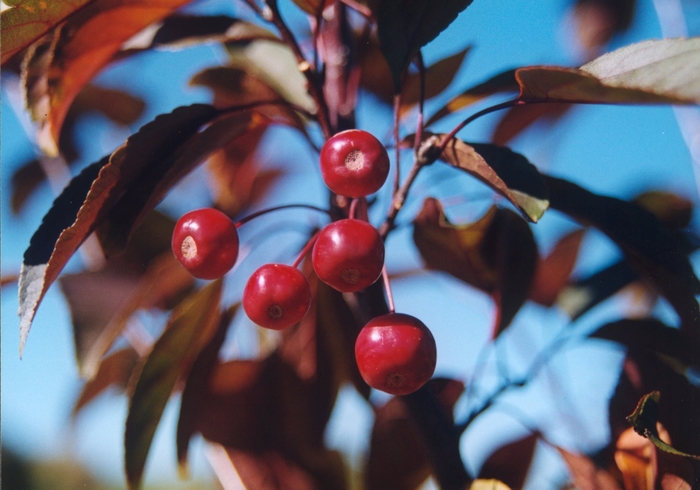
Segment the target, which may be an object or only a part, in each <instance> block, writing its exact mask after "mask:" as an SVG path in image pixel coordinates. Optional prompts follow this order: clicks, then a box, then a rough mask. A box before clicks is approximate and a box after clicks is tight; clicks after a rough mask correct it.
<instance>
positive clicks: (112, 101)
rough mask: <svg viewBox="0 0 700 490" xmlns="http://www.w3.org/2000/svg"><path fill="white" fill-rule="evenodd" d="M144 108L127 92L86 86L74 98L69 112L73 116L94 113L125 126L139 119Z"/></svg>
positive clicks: (91, 85)
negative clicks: (73, 114) (72, 113)
mask: <svg viewBox="0 0 700 490" xmlns="http://www.w3.org/2000/svg"><path fill="white" fill-rule="evenodd" d="M145 107H146V103H145V102H144V101H143V100H142V99H140V98H139V97H136V96H134V95H132V94H130V93H128V92H125V91H123V90H117V89H113V88H106V87H100V86H99V85H93V84H88V85H86V86H85V87H83V89H82V90H81V91H80V92H79V93H78V95H77V96H76V97H75V101H74V102H73V105H72V106H71V107H70V111H71V112H74V113H75V115H78V114H80V115H82V114H85V113H88V112H93V111H96V112H99V113H100V114H104V115H105V116H106V117H108V118H109V119H111V120H112V121H114V122H115V123H118V124H121V125H123V126H127V125H129V124H133V123H135V122H136V121H137V120H138V118H139V117H141V114H143V110H144V108H145Z"/></svg>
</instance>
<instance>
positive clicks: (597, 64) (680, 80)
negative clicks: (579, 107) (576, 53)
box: [515, 37, 700, 104]
mask: <svg viewBox="0 0 700 490" xmlns="http://www.w3.org/2000/svg"><path fill="white" fill-rule="evenodd" d="M698 72H700V37H694V38H689V39H684V38H678V39H661V40H651V41H642V42H640V43H637V44H632V45H630V46H626V47H624V48H620V49H618V50H615V51H613V52H611V53H607V54H605V55H603V56H601V57H600V58H596V59H595V60H593V61H591V62H590V63H587V64H585V65H583V66H582V67H581V68H579V69H573V68H561V67H546V66H542V67H538V66H533V67H528V68H520V69H518V70H517V71H516V74H515V76H516V78H517V80H518V84H519V85H520V96H519V99H521V100H524V101H548V102H578V103H581V102H588V103H599V104H623V103H625V104H700V79H699V78H698V77H697V73H698Z"/></svg>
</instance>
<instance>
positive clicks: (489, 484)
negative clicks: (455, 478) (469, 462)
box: [469, 478, 511, 490]
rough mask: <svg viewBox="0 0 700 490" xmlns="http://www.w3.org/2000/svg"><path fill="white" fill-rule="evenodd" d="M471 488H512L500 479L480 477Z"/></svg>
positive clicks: (479, 489) (495, 489) (491, 489)
mask: <svg viewBox="0 0 700 490" xmlns="http://www.w3.org/2000/svg"><path fill="white" fill-rule="evenodd" d="M469 490H511V488H510V487H509V486H508V485H506V484H505V483H503V482H501V481H498V480H485V479H483V478H478V479H476V480H474V482H473V483H472V484H471V485H470V486H469Z"/></svg>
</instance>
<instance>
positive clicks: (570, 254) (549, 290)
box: [530, 230, 585, 306]
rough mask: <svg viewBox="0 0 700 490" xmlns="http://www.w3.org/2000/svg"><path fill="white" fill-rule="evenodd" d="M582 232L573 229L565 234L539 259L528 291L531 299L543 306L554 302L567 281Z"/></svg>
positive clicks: (576, 254)
mask: <svg viewBox="0 0 700 490" xmlns="http://www.w3.org/2000/svg"><path fill="white" fill-rule="evenodd" d="M584 234H585V230H575V231H573V232H571V233H569V234H567V235H565V236H564V237H563V238H561V239H560V240H559V241H558V242H557V243H556V244H555V245H554V248H553V249H552V250H551V252H549V254H548V255H547V256H546V257H543V258H542V259H540V261H539V263H538V264H537V273H536V275H535V280H534V282H533V285H532V289H531V291H530V299H531V300H532V301H535V302H536V303H539V304H541V305H545V306H552V305H553V304H554V303H555V302H556V300H557V297H558V296H559V292H560V291H561V290H562V289H563V288H564V286H566V285H567V284H568V283H569V280H570V277H571V272H572V271H573V270H574V266H575V265H576V260H577V259H578V254H579V249H580V248H581V242H582V241H583V237H584Z"/></svg>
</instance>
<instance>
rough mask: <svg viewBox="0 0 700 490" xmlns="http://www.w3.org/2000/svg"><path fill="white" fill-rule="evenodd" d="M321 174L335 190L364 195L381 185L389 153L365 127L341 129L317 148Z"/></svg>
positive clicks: (386, 169) (376, 189)
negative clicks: (319, 149) (321, 146)
mask: <svg viewBox="0 0 700 490" xmlns="http://www.w3.org/2000/svg"><path fill="white" fill-rule="evenodd" d="M321 175H322V176H323V181H324V182H325V183H326V185H327V186H328V188H330V190H332V191H333V192H335V193H336V194H340V195H343V196H347V197H364V196H368V195H369V194H373V193H375V192H377V191H378V190H379V189H380V188H381V187H382V185H384V182H385V181H386V177H387V175H389V155H388V154H387V152H386V149H385V148H384V145H382V143H381V142H380V141H379V140H378V139H377V138H375V137H374V136H372V135H371V134H370V133H368V132H367V131H362V130H359V129H350V130H348V131H343V132H341V133H338V134H336V135H335V136H333V137H331V138H330V139H328V141H326V143H325V144H324V145H323V148H321Z"/></svg>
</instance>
